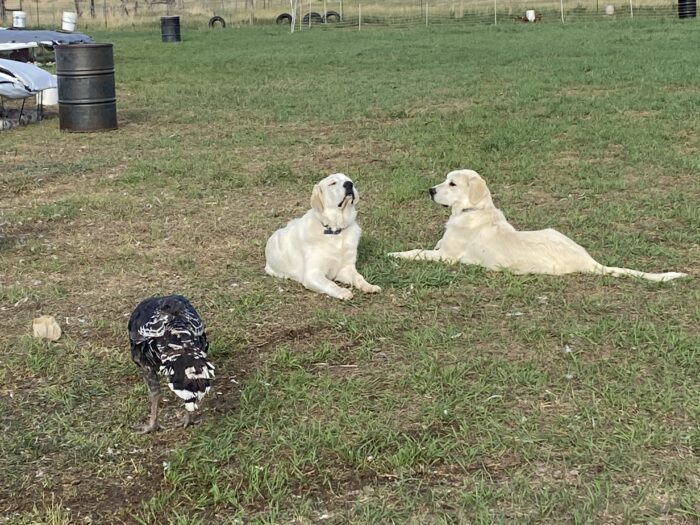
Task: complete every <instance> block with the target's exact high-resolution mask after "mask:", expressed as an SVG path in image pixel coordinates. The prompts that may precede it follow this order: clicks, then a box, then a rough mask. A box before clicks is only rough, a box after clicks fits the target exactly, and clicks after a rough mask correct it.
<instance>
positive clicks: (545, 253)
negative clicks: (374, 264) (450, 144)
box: [389, 170, 686, 281]
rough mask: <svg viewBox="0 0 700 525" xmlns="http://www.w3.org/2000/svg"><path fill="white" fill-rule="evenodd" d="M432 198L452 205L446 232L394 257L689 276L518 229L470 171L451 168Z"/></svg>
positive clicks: (521, 269) (520, 268)
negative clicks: (606, 257) (601, 256)
mask: <svg viewBox="0 0 700 525" xmlns="http://www.w3.org/2000/svg"><path fill="white" fill-rule="evenodd" d="M429 193H430V197H431V198H432V199H433V200H434V201H435V202H437V203H438V204H442V205H443V206H447V207H449V208H452V215H450V218H449V220H448V221H447V225H446V227H445V235H444V236H443V237H442V239H440V241H439V242H438V243H437V246H435V249H434V250H420V249H418V250H410V251H407V252H397V253H390V254H389V255H390V256H392V257H401V258H403V259H418V260H426V261H438V260H439V261H447V262H461V263H465V264H477V265H479V266H483V267H485V268H488V269H490V270H500V269H507V270H510V271H511V272H513V273H516V274H526V273H544V274H550V275H562V274H566V273H576V272H581V273H597V274H603V275H614V276H619V275H633V276H635V277H642V278H644V279H649V280H650V281H669V280H671V279H676V278H678V277H685V276H686V274H684V273H678V272H667V273H646V272H639V271H637V270H629V269H627V268H614V267H611V266H603V265H602V264H599V263H597V262H596V261H595V260H594V259H593V258H592V257H591V256H590V255H589V254H588V252H587V251H586V250H585V249H584V248H583V247H581V246H579V245H578V244H576V243H575V242H574V241H572V240H571V239H569V238H568V237H567V236H565V235H563V234H561V233H559V232H558V231H556V230H553V229H551V228H548V229H546V230H538V231H516V229H515V228H513V226H511V225H510V224H508V222H507V221H506V218H505V216H504V215H503V213H502V212H501V211H500V210H499V209H498V208H496V206H494V204H493V201H492V200H491V193H490V192H489V189H488V188H487V187H486V183H485V182H484V179H482V178H481V177H480V176H479V174H478V173H477V172H475V171H472V170H459V171H453V172H450V173H449V174H448V175H447V180H445V182H443V183H442V184H438V185H437V186H434V187H432V188H430V190H429Z"/></svg>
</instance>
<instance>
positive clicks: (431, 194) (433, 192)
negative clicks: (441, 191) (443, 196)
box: [428, 188, 437, 200]
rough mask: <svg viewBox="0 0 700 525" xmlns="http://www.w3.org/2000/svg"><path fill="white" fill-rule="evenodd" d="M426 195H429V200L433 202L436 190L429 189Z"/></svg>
mask: <svg viewBox="0 0 700 525" xmlns="http://www.w3.org/2000/svg"><path fill="white" fill-rule="evenodd" d="M428 193H430V198H431V199H433V200H435V194H436V193H437V190H436V189H435V188H430V189H429V190H428Z"/></svg>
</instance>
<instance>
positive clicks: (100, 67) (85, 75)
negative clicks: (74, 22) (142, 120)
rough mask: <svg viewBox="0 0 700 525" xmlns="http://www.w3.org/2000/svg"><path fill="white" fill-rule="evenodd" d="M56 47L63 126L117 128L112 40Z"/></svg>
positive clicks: (73, 127)
mask: <svg viewBox="0 0 700 525" xmlns="http://www.w3.org/2000/svg"><path fill="white" fill-rule="evenodd" d="M55 50H56V77H57V78H58V120H59V127H60V129H63V130H67V131H107V130H111V129H117V94H116V89H115V87H114V56H113V54H112V44H68V45H61V46H56V47H55Z"/></svg>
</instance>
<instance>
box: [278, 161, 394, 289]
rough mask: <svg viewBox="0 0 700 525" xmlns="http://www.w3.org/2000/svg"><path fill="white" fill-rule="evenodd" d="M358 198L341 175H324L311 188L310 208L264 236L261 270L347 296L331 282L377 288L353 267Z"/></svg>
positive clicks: (355, 254)
mask: <svg viewBox="0 0 700 525" xmlns="http://www.w3.org/2000/svg"><path fill="white" fill-rule="evenodd" d="M359 198H360V196H359V194H358V193H357V190H356V189H355V187H354V185H353V183H352V181H351V180H350V179H349V178H348V177H347V176H346V175H344V174H342V173H334V174H333V175H329V176H328V177H326V178H325V179H323V180H322V181H321V182H319V183H318V184H316V186H314V190H313V193H312V194H311V209H310V210H309V211H307V212H306V214H305V215H304V216H303V217H301V218H299V219H294V220H292V221H290V222H289V223H288V224H287V226H285V227H284V228H282V229H280V230H277V231H276V232H275V233H273V234H272V236H271V237H270V238H269V239H268V240H267V246H266V247H265V259H266V265H265V271H266V272H267V274H268V275H272V276H274V277H283V278H289V279H294V280H295V281H299V282H300V283H301V284H303V285H304V286H306V287H307V288H308V289H310V290H313V291H315V292H320V293H325V294H327V295H330V296H331V297H335V298H337V299H350V298H351V297H352V292H351V291H350V290H348V289H347V288H341V287H340V286H338V285H337V284H335V283H334V282H333V281H334V280H335V281H338V282H341V283H344V284H349V285H351V286H354V287H355V288H359V289H360V290H362V291H363V292H367V293H376V292H379V291H381V288H379V286H374V285H372V284H369V283H368V282H367V281H365V279H364V277H362V275H360V274H359V272H358V271H357V269H356V268H355V262H356V261H357V245H358V244H359V242H360V234H361V233H362V230H360V227H359V226H358V224H357V222H355V218H356V217H357V210H356V209H355V204H357V201H358V200H359Z"/></svg>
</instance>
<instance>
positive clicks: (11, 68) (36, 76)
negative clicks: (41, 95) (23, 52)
mask: <svg viewBox="0 0 700 525" xmlns="http://www.w3.org/2000/svg"><path fill="white" fill-rule="evenodd" d="M55 87H57V83H56V77H54V76H53V75H52V74H51V73H48V72H47V71H44V70H43V69H41V68H39V67H36V66H34V65H32V64H26V63H24V62H17V61H16V60H6V59H4V58H0V97H7V98H26V97H31V96H32V95H34V94H36V93H38V92H39V91H43V90H45V89H51V88H55Z"/></svg>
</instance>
